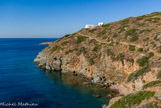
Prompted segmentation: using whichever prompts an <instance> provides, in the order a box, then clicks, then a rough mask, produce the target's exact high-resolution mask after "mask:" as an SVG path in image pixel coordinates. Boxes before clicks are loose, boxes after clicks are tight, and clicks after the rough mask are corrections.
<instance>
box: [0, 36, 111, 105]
mask: <svg viewBox="0 0 161 108" xmlns="http://www.w3.org/2000/svg"><path fill="white" fill-rule="evenodd" d="M55 40H56V39H0V103H2V102H6V103H7V102H10V103H16V104H17V103H18V102H23V103H25V102H28V103H37V104H39V105H38V106H37V107H36V108H101V107H102V105H103V104H108V100H109V99H103V98H96V97H95V96H93V93H100V94H107V93H106V92H105V91H101V90H97V89H90V88H88V87H84V86H80V85H79V86H76V85H73V84H72V83H67V82H66V80H65V77H63V78H62V76H61V75H60V73H59V72H54V73H52V74H51V73H50V74H49V73H46V72H43V71H42V70H40V69H38V68H37V66H36V64H35V63H33V60H34V58H35V57H36V55H37V54H38V52H40V51H41V50H42V49H43V48H45V47H46V46H43V45H38V44H39V43H41V42H48V41H55ZM0 107H2V106H0ZM10 107H11V106H10ZM7 108H9V107H7ZM11 108H13V107H11ZM25 108H27V107H25ZM30 108H31V107H30Z"/></svg>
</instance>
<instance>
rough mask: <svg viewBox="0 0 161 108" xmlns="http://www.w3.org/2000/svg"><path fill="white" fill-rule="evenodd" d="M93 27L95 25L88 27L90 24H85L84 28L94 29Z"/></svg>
mask: <svg viewBox="0 0 161 108" xmlns="http://www.w3.org/2000/svg"><path fill="white" fill-rule="evenodd" d="M94 27H95V25H90V24H87V25H86V26H85V28H94Z"/></svg>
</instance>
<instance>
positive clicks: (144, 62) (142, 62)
mask: <svg viewBox="0 0 161 108" xmlns="http://www.w3.org/2000/svg"><path fill="white" fill-rule="evenodd" d="M136 62H137V63H138V64H139V66H142V67H143V66H145V65H147V64H148V57H146V56H143V57H142V58H140V59H138V60H137V61H136Z"/></svg>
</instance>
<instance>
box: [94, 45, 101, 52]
mask: <svg viewBox="0 0 161 108" xmlns="http://www.w3.org/2000/svg"><path fill="white" fill-rule="evenodd" d="M99 46H100V45H98V44H96V45H95V47H94V48H93V50H92V51H95V52H96V51H98V48H99Z"/></svg>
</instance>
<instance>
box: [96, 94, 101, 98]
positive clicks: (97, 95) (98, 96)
mask: <svg viewBox="0 0 161 108" xmlns="http://www.w3.org/2000/svg"><path fill="white" fill-rule="evenodd" d="M94 96H95V97H96V98H101V97H102V96H101V95H99V94H95V95H94Z"/></svg>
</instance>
